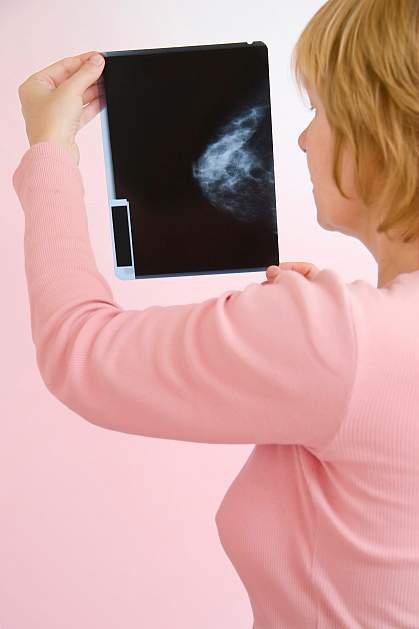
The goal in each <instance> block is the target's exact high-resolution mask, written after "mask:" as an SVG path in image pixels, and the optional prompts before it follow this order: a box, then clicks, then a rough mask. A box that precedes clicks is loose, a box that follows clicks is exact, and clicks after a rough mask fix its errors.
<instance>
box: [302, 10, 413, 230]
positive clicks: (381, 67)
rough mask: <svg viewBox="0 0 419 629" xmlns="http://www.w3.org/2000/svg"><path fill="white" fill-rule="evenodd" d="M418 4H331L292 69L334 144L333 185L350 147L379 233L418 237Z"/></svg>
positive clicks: (359, 189) (358, 186) (305, 35)
mask: <svg viewBox="0 0 419 629" xmlns="http://www.w3.org/2000/svg"><path fill="white" fill-rule="evenodd" d="M418 20H419V2H418V1H417V0H328V2H326V3H325V4H324V5H323V6H322V7H321V8H320V9H319V10H318V11H317V13H315V15H314V16H313V17H312V19H311V20H310V22H309V23H308V24H307V26H306V27H305V28H304V30H303V32H302V33H301V35H300V37H299V39H298V41H297V44H296V45H295V47H294V50H293V53H292V60H291V64H292V68H293V70H294V75H295V78H296V81H297V85H298V87H299V89H300V92H302V86H303V88H305V89H307V86H314V87H315V88H316V91H317V93H318V95H319V97H320V98H321V101H322V103H323V106H324V109H325V113H326V116H327V119H328V121H329V124H330V125H331V129H332V132H333V136H334V149H333V178H334V180H335V183H336V185H337V187H338V189H339V191H340V193H341V194H342V195H343V196H344V197H345V198H346V199H349V197H348V196H347V195H346V194H345V193H344V191H343V190H342V187H341V178H340V172H339V164H340V159H341V151H342V149H343V148H344V145H345V144H346V143H349V146H350V148H351V149H352V154H353V156H354V169H355V170H354V183H355V190H356V193H357V195H358V197H359V198H361V199H362V201H363V202H364V203H365V204H366V205H367V206H369V205H370V204H372V203H374V204H375V203H377V207H380V208H381V211H380V217H379V218H380V219H381V218H383V217H384V220H383V221H382V222H381V223H380V225H379V226H378V229H377V231H378V232H379V233H381V232H386V233H387V232H388V231H389V230H390V229H393V228H395V227H400V226H405V228H406V229H405V230H404V232H403V233H402V236H404V238H403V242H410V241H411V240H412V239H416V238H417V237H418V235H419V195H418V189H419V137H418V136H419V38H418Z"/></svg>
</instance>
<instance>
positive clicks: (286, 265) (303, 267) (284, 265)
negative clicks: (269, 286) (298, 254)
mask: <svg viewBox="0 0 419 629" xmlns="http://www.w3.org/2000/svg"><path fill="white" fill-rule="evenodd" d="M281 269H285V270H287V271H297V273H301V275H304V277H306V278H307V279H313V277H315V276H316V275H317V273H318V272H319V269H318V268H317V267H316V266H315V265H314V264H310V262H281V263H280V264H279V266H276V265H272V266H268V268H267V269H266V277H267V278H268V282H269V281H274V280H275V278H276V277H277V276H278V275H279V273H280V272H281Z"/></svg>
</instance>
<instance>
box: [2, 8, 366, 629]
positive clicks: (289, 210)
mask: <svg viewBox="0 0 419 629" xmlns="http://www.w3.org/2000/svg"><path fill="white" fill-rule="evenodd" d="M321 4H322V2H319V1H317V0H299V2H298V3H291V4H290V5H289V4H288V3H282V2H277V1H276V0H272V1H266V2H257V3H254V2H251V1H250V0H245V1H241V2H238V1H236V0H229V1H227V2H226V0H212V2H211V3H208V2H197V1H196V0H185V1H184V2H182V3H180V2H166V1H164V0H154V1H153V2H132V1H131V2H130V1H127V2H125V3H122V4H121V3H115V2H111V1H110V0H101V2H98V1H97V0H92V1H91V2H81V1H80V0H73V2H71V3H68V4H65V3H57V2H55V1H50V0H39V1H37V2H29V1H27V0H26V1H25V0H20V1H17V0H14V2H13V3H9V4H8V5H6V3H2V7H1V9H0V29H1V42H2V50H3V52H4V53H7V54H3V55H2V62H1V63H2V68H1V80H2V99H1V105H0V107H1V115H0V125H1V127H2V128H1V137H2V143H1V145H2V151H1V152H0V159H1V162H2V163H1V166H2V167H1V169H0V177H1V182H0V186H1V190H2V217H1V218H2V229H1V230H0V239H1V243H0V249H1V252H2V262H3V264H2V289H3V297H2V305H3V308H2V310H1V315H0V316H1V318H2V321H1V326H0V330H1V347H2V349H3V351H2V361H1V369H2V374H1V379H0V383H1V384H0V387H1V395H0V404H1V424H0V430H1V435H0V509H1V514H0V627H1V629H41V628H42V629H96V628H97V629H99V628H100V629H121V628H123V629H139V628H140V627H141V628H147V629H168V628H169V627H170V628H171V629H172V628H179V629H180V628H182V629H198V628H199V629H215V628H217V629H236V628H237V629H242V628H243V629H245V628H246V627H247V628H250V627H251V618H252V614H251V607H250V603H249V601H248V598H247V594H246V591H245V589H244V587H243V585H242V583H241V581H240V580H239V578H238V576H237V575H236V572H235V570H234V568H233V567H232V565H231V564H230V562H229V560H228V559H227V557H226V556H225V554H224V551H223V549H222V547H221V545H220V543H219V540H218V534H217V530H216V526H215V522H214V515H215V512H216V510H217V508H218V505H219V503H220V502H221V500H222V497H223V495H224V494H225V492H226V490H227V488H228V486H229V485H230V483H231V482H232V480H233V479H234V477H235V476H236V474H237V473H238V472H239V470H240V468H241V467H242V465H243V464H244V462H245V460H246V459H247V457H248V455H249V454H250V452H251V450H252V447H249V446H242V445H237V446H234V447H232V446H231V445H212V444H196V443H185V442H180V441H164V440H160V439H151V438H145V437H138V436H133V435H126V434H118V433H115V432H113V431H106V430H103V429H100V428H98V427H96V426H94V425H92V424H89V423H88V422H86V421H84V420H83V419H81V418H80V417H78V416H77V415H76V414H75V413H73V412H72V411H70V410H69V409H68V408H66V407H65V406H64V405H62V404H61V403H60V402H59V401H58V400H56V399H55V398H54V397H53V396H52V395H51V394H50V393H49V392H48V390H47V389H46V387H45V385H44V384H43V381H42V380H41V377H40V375H39V373H38V371H37V368H36V364H35V353H34V347H33V344H32V339H31V333H30V320H29V307H28V300H27V293H26V281H25V275H24V260H23V229H24V217H23V213H22V210H21V208H20V205H19V201H18V199H17V197H16V195H15V192H14V190H13V188H12V182H11V177H12V173H13V171H14V169H15V168H16V167H17V165H18V162H19V160H20V158H21V157H22V155H23V153H24V152H25V151H26V150H27V148H28V146H29V145H28V141H27V138H26V134H25V125H24V121H23V117H22V115H21V111H20V102H19V98H18V93H17V89H18V86H19V85H20V84H21V83H22V82H23V81H24V80H25V79H26V78H27V77H28V76H29V75H30V74H32V73H34V72H36V71H38V70H40V69H42V68H44V67H45V66H47V65H49V64H51V63H53V62H54V61H57V60H58V59H61V58H63V57H65V56H71V55H75V54H79V53H82V52H85V51H88V50H93V49H96V50H124V49H136V48H158V47H170V46H186V45H199V44H210V43H228V42H235V41H254V40H262V41H264V42H265V43H266V44H267V45H268V47H269V58H270V77H271V100H272V120H273V134H274V147H275V154H274V158H275V171H276V173H275V174H276V189H277V201H278V226H279V235H280V258H281V260H282V261H286V260H304V261H310V262H313V263H314V264H316V265H317V266H318V267H319V268H323V267H329V268H334V269H335V270H336V271H337V272H338V273H340V274H341V275H342V277H344V278H345V279H346V280H347V281H352V280H354V279H356V278H363V279H366V280H367V281H370V282H371V283H372V284H373V285H376V276H377V272H376V265H375V263H374V260H373V259H372V257H371V256H370V254H369V253H368V251H366V250H365V249H364V248H363V246H361V244H360V243H359V242H358V241H356V240H355V239H352V238H347V237H345V236H343V235H341V234H339V233H337V232H336V233H332V232H326V231H324V230H323V229H322V228H321V227H319V225H318V224H317V223H316V208H315V204H314V200H313V197H312V185H311V182H310V177H309V174H308V170H307V165H306V157H305V155H304V154H303V153H302V152H301V150H300V149H299V147H298V145H297V139H298V135H299V133H301V131H302V130H303V129H304V127H305V126H306V125H307V124H308V122H309V120H310V117H311V115H312V114H311V113H310V112H309V111H308V110H307V109H306V108H305V106H304V104H303V103H302V102H301V100H300V97H299V94H298V91H297V89H296V87H295V86H294V84H293V82H292V78H291V73H290V70H289V64H290V54H291V49H292V46H293V44H294V42H295V41H296V39H297V37H298V34H299V32H300V31H301V30H302V28H303V26H304V24H305V23H306V22H307V21H308V19H309V18H310V17H311V15H313V13H314V12H315V11H316V10H317V9H318V8H319V7H320V5H321ZM78 144H79V147H80V153H81V160H80V170H81V172H82V176H83V181H84V186H85V190H86V195H85V200H86V204H87V213H88V221H89V229H90V234H91V240H92V245H93V249H94V251H95V254H96V258H97V263H98V267H99V270H100V271H101V272H102V273H103V275H104V276H105V278H106V279H107V281H108V282H109V284H110V286H111V288H112V290H113V292H114V296H115V299H116V300H117V302H118V303H120V304H121V305H124V306H125V307H126V308H145V307H147V306H150V305H153V304H160V305H170V304H181V303H189V302H197V301H200V300H205V299H207V298H209V297H213V296H216V295H219V294H221V293H222V292H224V291H226V290H228V289H230V288H234V289H242V288H244V287H245V286H247V285H248V284H249V283H250V282H252V281H263V280H264V279H265V276H264V273H250V274H247V275H225V276H223V275H218V276H213V277H211V276H209V277H200V276H196V277H191V278H182V277H181V278H173V279H172V278H169V279H159V280H148V281H147V282H144V283H142V282H140V281H138V282H126V283H124V282H122V281H119V280H117V279H116V277H115V276H114V272H113V262H112V248H111V240H110V225H109V215H108V208H107V196H106V181H105V171H104V159H103V150H102V139H101V129H100V119H99V116H97V117H96V118H95V119H94V120H93V121H92V122H91V123H90V124H89V125H88V126H87V127H86V128H84V129H83V130H82V131H81V132H80V134H79V136H78ZM296 543H298V540H296Z"/></svg>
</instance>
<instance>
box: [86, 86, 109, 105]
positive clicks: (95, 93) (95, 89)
mask: <svg viewBox="0 0 419 629" xmlns="http://www.w3.org/2000/svg"><path fill="white" fill-rule="evenodd" d="M99 96H101V97H103V96H104V88H103V85H99V83H98V82H96V83H94V84H93V85H91V86H90V87H89V88H87V90H86V91H85V92H84V94H83V105H86V104H87V103H90V102H91V101H92V100H94V99H95V98H98V97H99Z"/></svg>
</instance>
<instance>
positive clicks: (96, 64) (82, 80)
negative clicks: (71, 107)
mask: <svg viewBox="0 0 419 629" xmlns="http://www.w3.org/2000/svg"><path fill="white" fill-rule="evenodd" d="M104 67H105V59H104V57H103V56H102V55H100V54H99V53H94V54H93V55H91V56H90V57H89V58H88V59H87V60H86V61H85V62H84V63H83V64H82V65H81V66H80V68H79V70H77V72H75V73H74V74H73V76H72V77H70V78H69V79H68V80H67V81H66V83H70V84H71V85H72V86H73V87H75V88H76V89H77V92H78V93H79V94H80V95H83V94H84V92H85V91H86V90H87V89H88V88H89V87H90V86H91V85H93V83H96V81H97V80H98V78H99V77H100V75H101V74H102V72H103V68H104Z"/></svg>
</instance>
